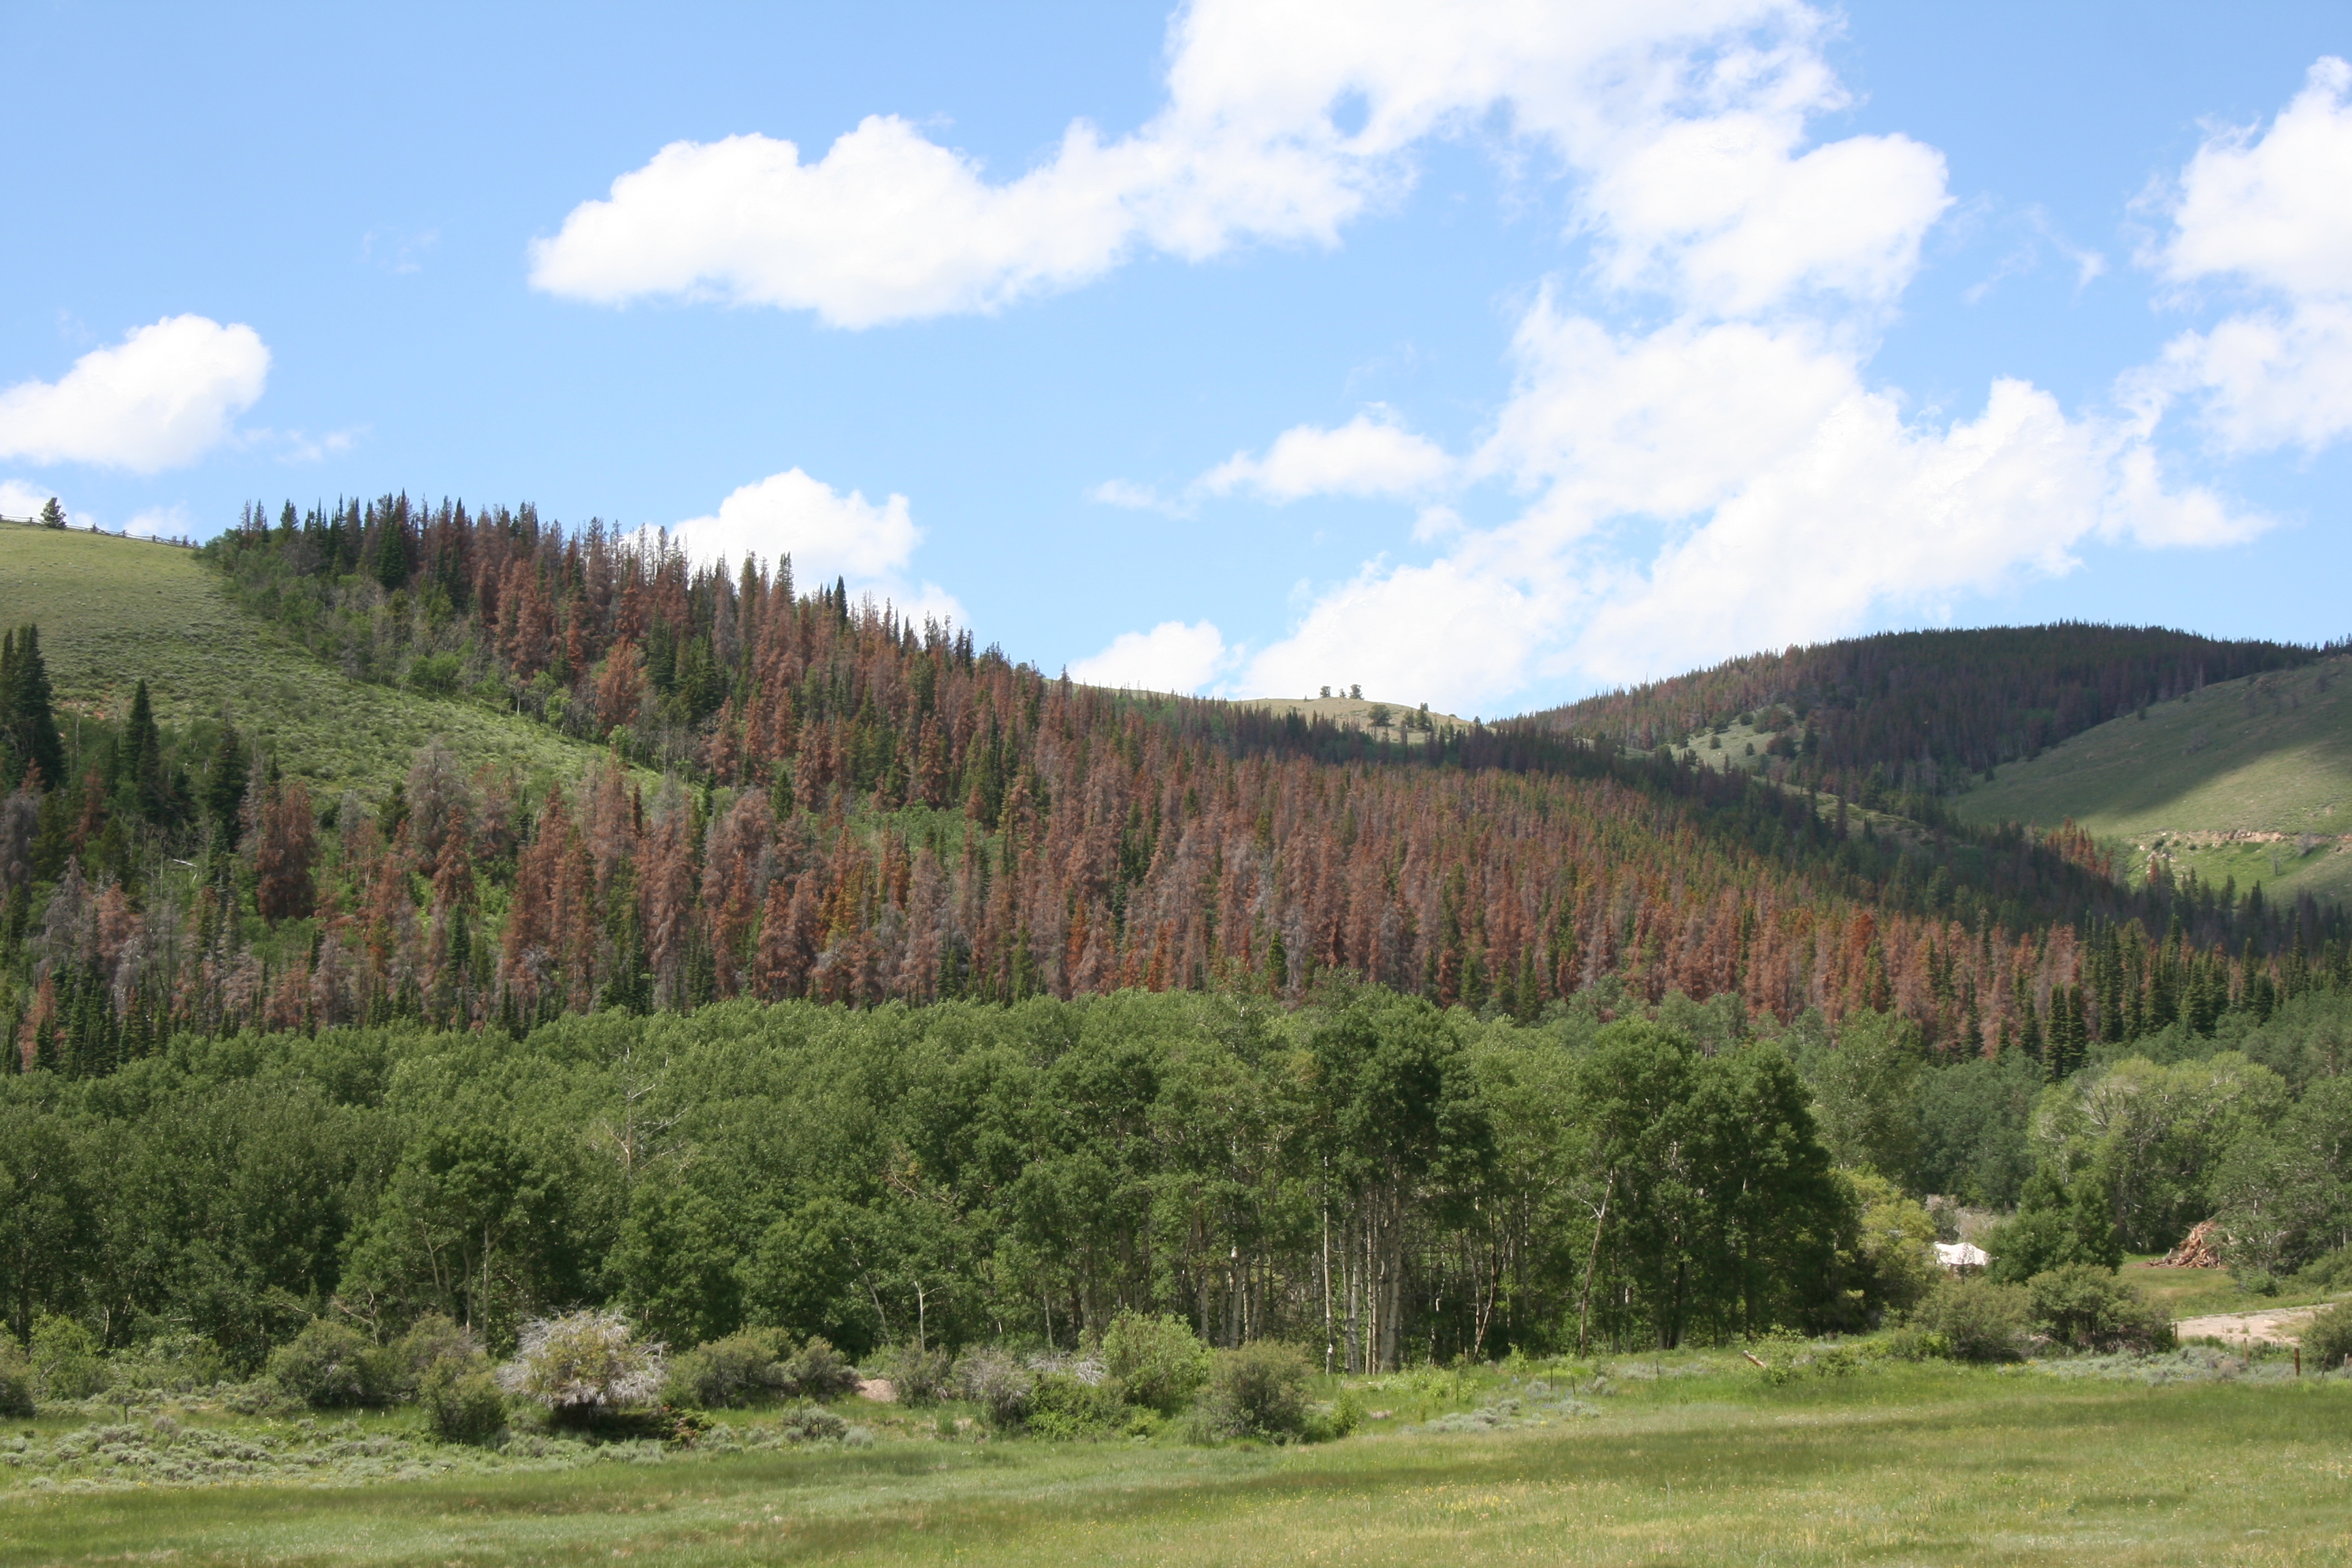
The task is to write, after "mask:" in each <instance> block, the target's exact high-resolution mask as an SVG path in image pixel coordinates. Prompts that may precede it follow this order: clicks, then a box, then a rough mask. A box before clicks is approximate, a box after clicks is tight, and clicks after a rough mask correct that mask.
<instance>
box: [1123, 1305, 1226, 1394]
mask: <svg viewBox="0 0 2352 1568" xmlns="http://www.w3.org/2000/svg"><path fill="white" fill-rule="evenodd" d="M1102 1360H1103V1373H1104V1374H1105V1375H1106V1376H1107V1377H1108V1378H1109V1380H1110V1384H1111V1386H1112V1387H1113V1388H1115V1389H1117V1390H1118V1394H1119V1397H1121V1398H1122V1399H1125V1400H1126V1401H1127V1402H1128V1403H1129V1404H1130V1405H1144V1406H1146V1407H1147V1408H1149V1409H1152V1410H1158V1411H1161V1412H1163V1413H1166V1414H1169V1415H1173V1414H1174V1413H1175V1412H1177V1411H1179V1410H1181V1409H1182V1408H1183V1407H1184V1406H1185V1405H1187V1404H1189V1403H1191V1401H1192V1396H1193V1395H1194V1394H1197V1393H1199V1392H1200V1390H1201V1385H1202V1384H1204V1383H1206V1382H1207V1381H1208V1380H1209V1347H1208V1346H1206V1345H1204V1344H1202V1342H1200V1339H1199V1337H1198V1336H1196V1335H1195V1334H1194V1333H1193V1332H1192V1328H1191V1326H1190V1325H1188V1324H1187V1323H1186V1322H1185V1321H1183V1320H1182V1319H1181V1318H1174V1317H1166V1316H1158V1317H1152V1316H1146V1315H1145V1314H1143V1313H1141V1312H1121V1313H1119V1314H1118V1316H1117V1317H1115V1318H1113V1319H1112V1320H1111V1321H1110V1327H1109V1328H1108V1329H1107V1330H1105V1331H1103V1338H1102Z"/></svg>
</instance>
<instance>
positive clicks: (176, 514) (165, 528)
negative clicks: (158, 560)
mask: <svg viewBox="0 0 2352 1568" xmlns="http://www.w3.org/2000/svg"><path fill="white" fill-rule="evenodd" d="M121 531H123V532H124V533H127V534H129V535H131V538H133V539H185V538H187V537H188V536H189V535H190V534H192V533H194V525H193V524H192V523H190V521H188V509H187V508H186V507H184V506H151V507H149V508H148V509H147V510H144V511H142V512H139V513H137V514H136V515H134V516H133V517H132V518H131V521H129V522H126V523H124V524H123V525H122V530H121Z"/></svg>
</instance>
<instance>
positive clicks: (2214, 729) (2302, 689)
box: [1953, 657, 2352, 900]
mask: <svg viewBox="0 0 2352 1568" xmlns="http://www.w3.org/2000/svg"><path fill="white" fill-rule="evenodd" d="M1953 805H1954V810H1955V811H1956V813H1957V814H1958V815H1959V816H1961V817H1963V818H1964V819H1967V820H1969V821H1975V822H1983V823H1995V822H2001V821H2021V822H2032V823H2039V824H2042V825H2043V826H2052V825H2054V824H2056V823H2058V822H2061V821H2063V820H2064V819H2065V818H2067V817H2070V816H2071V817H2073V818H2074V820H2075V821H2076V822H2078V823H2080V824H2082V825H2083V826H2084V827H2086V828H2088V829H2089V830H2090V831H2091V832H2092V833H2094V834H2095V835H2097V836H2098V837H2102V838H2115V839H2121V840H2124V841H2126V842H2127V843H2129V844H2130V845H2131V846H2132V848H2133V850H2134V852H2135V854H2134V861H2133V869H2134V870H2144V869H2145V868H2146V867H2147V863H2148V858H2149V857H2150V856H2151V855H2161V856H2164V857H2167V858H2169V859H2170V860H2171V862H2172V864H2173V866H2174V867H2175V868H2177V869H2191V868H2193V869H2194V870H2195V871H2196V872H2197V874H2198V875H2199V876H2200V877H2202V878H2205V879H2208V880H2210V881H2212V882H2216V883H2218V882H2220V881H2221V880H2222V879H2223V878H2225V877H2234V878H2236V879H2237V883H2238V887H2239V888H2240V889H2245V888H2247V887H2248V886H2250V885H2251V884H2252V883H2254V882H2256V881H2259V882H2261V883H2262V884H2263V889H2265V892H2266V893H2267V894H2269V895H2271V896H2273V897H2274V898H2275V897H2279V896H2284V895H2287V894H2291V893H2299V892H2306V891H2307V892H2310V893H2312V894H2315V896H2318V897H2321V898H2333V899H2339V900H2342V899H2352V838H2347V837H2346V836H2347V835H2352V658H2341V657H2339V658H2328V659H2323V660H2321V661H2319V662H2318V663H2315V664H2312V665H2307V666H2305V667H2304V668H2299V669H2289V670H2274V671H2272V672H2270V673H2268V674H2264V675H2256V676H2250V677H2247V678H2245V679H2241V680H2231V681H2224V682H2221V683H2220V684H2217V685H2213V686H2209V687H2207V688H2206V689H2204V690H2202V691H2200V692H2196V693H2193V694H2192V695H2190V696H2188V697H2185V698H2182V699H2179V700H2175V701H2171V702H2159V703H2155V704H2152V705H2151V706H2150V707H2149V708H2148V709H2147V717H2146V718H2145V719H2141V718H2139V717H2137V716H2136V715H2130V716H2126V717H2124V718H2121V719H2114V720H2110V721H2107V722H2106V723H2105V724H2101V725H2099V726H2098V727H2096V728H2095V729H2092V730H2087V731H2084V732H2083V733H2082V734H2079V735H2076V736H2074V738H2073V739H2071V740H2069V741H2066V742H2063V743H2062V744H2060V745H2056V746H2053V747H2052V748H2051V749H2050V750H2049V751H2047V752H2043V753H2042V755H2041V756H2039V757H2037V758H2034V759H2033V760H2032V761H2030V762H2023V763H2009V764H2007V765H2005V766H2003V767H2002V768H2001V769H2000V772H1999V773H1998V775H1997V777H1996V779H1995V780H1994V782H1992V783H1990V784H1982V785H1979V787H1978V788H1976V789H1974V790H1972V791H1970V792H1969V793H1968V794H1967V795H1961V796H1960V797H1958V800H1956V801H1955V802H1954V803H1953ZM2231 835H2240V836H2248V835H2251V836H2258V837H2231ZM2306 839H2308V842H2306Z"/></svg>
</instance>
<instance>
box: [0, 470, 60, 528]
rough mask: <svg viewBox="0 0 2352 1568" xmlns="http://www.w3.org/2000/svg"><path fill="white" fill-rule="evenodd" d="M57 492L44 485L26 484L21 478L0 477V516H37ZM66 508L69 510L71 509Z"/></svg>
mask: <svg viewBox="0 0 2352 1568" xmlns="http://www.w3.org/2000/svg"><path fill="white" fill-rule="evenodd" d="M57 493H58V492H57V491H55V490H53V489H47V487H45V486H41V485H28V484H26V482H25V481H24V480H22V479H0V517H13V518H30V517H38V516H40V515H41V508H42V507H43V506H45V505H47V502H48V500H49V498H50V497H51V496H54V495H56V494H57ZM67 510H68V511H70V510H72V509H71V508H68V509H67Z"/></svg>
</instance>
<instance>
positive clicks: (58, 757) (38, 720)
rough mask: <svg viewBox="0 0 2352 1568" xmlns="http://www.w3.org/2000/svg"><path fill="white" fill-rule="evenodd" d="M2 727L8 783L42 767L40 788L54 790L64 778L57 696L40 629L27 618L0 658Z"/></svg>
mask: <svg viewBox="0 0 2352 1568" xmlns="http://www.w3.org/2000/svg"><path fill="white" fill-rule="evenodd" d="M0 731H5V734H6V737H7V743H8V749H9V751H10V752H11V753H12V758H11V761H10V764H9V766H10V772H11V776H10V777H9V778H7V779H6V780H5V781H0V782H5V783H6V784H8V785H10V786H11V787H14V786H15V785H16V783H17V782H18V781H19V780H20V779H22V778H23V777H24V775H25V773H26V769H28V768H36V767H37V768H38V769H40V770H41V788H43V789H45V790H48V789H55V788H57V787H58V784H60V783H62V782H63V781H64V779H65V776H66V747H65V742H64V740H63V739H61V738H60V737H59V736H58V721H57V711H56V696H55V693H54V692H53V691H51V689H50V688H49V670H48V666H47V663H45V662H44V661H43V660H42V658H41V632H40V628H39V627H38V626H34V625H32V624H31V623H30V622H27V623H26V625H24V626H19V627H18V628H17V629H16V636H15V637H13V638H12V639H10V644H9V647H7V649H6V652H5V658H0Z"/></svg>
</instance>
